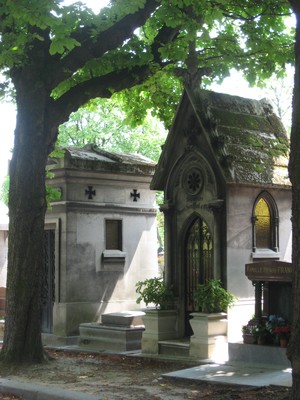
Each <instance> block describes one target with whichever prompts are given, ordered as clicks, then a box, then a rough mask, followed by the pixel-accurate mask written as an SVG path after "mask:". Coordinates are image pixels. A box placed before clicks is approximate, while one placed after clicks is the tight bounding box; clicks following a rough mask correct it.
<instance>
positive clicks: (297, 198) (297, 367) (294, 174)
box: [288, 0, 300, 400]
mask: <svg viewBox="0 0 300 400" xmlns="http://www.w3.org/2000/svg"><path fill="white" fill-rule="evenodd" d="M290 3H291V5H292V7H293V9H294V12H295V14H296V17H297V27H296V41H295V80H294V96H293V114H292V131H291V150H290V163H289V176H290V180H291V183H292V233H293V242H292V264H293V322H292V334H291V340H290V343H289V346H288V357H289V359H290V361H291V364H292V377H293V385H292V392H291V395H290V398H291V399H293V400H296V399H299V393H300V340H299V337H300V246H299V242H300V163H299V160H300V119H299V115H300V4H299V1H298V0H290Z"/></svg>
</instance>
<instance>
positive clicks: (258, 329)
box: [252, 322, 269, 345]
mask: <svg viewBox="0 0 300 400" xmlns="http://www.w3.org/2000/svg"><path fill="white" fill-rule="evenodd" d="M252 335H253V337H254V339H255V340H256V342H257V344H260V345H261V344H266V339H267V336H268V335H269V331H268V328H267V327H266V324H265V323H263V322H262V323H260V324H258V325H256V326H254V327H253V330H252Z"/></svg>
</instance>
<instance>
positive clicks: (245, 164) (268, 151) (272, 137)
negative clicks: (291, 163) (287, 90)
mask: <svg viewBox="0 0 300 400" xmlns="http://www.w3.org/2000/svg"><path fill="white" fill-rule="evenodd" d="M191 115H193V117H194V120H195V121H197V122H196V123H195V124H194V126H192V125H191V124H190V126H188V122H187V121H188V119H190V118H191ZM189 131H193V132H189ZM187 135H190V138H192V142H193V145H194V146H197V144H198V145H199V138H200V137H202V141H201V146H202V148H201V149H200V151H201V152H202V153H203V154H208V155H209V156H210V157H213V159H214V163H215V166H217V169H218V170H219V171H218V172H219V174H220V175H221V176H222V177H223V179H224V181H225V183H244V184H261V185H264V186H266V185H287V186H290V182H289V179H288V170H287V167H288V150H289V141H288V138H287V135H286V132H285V129H284V127H283V125H282V123H281V121H280V119H279V118H278V117H277V116H276V115H275V113H274V111H273V108H272V106H271V104H270V103H269V102H268V101H267V100H266V99H263V100H252V99H246V98H243V97H239V96H231V95H228V94H223V93H216V92H211V91H207V90H191V89H189V88H186V90H185V91H184V93H183V95H182V98H181V102H180V105H179V107H178V110H177V113H176V116H175V119H174V123H173V126H172V127H171V130H170V132H169V135H168V137H167V140H166V143H165V145H164V148H163V151H162V154H161V157H160V160H159V163H158V165H157V168H156V172H155V174H154V178H153V180H152V185H151V188H152V189H159V190H163V189H164V188H165V185H166V182H167V181H166V180H167V179H168V176H169V173H170V171H171V168H172V165H174V163H175V160H176V158H177V159H178V157H180V154H182V153H183V151H184V147H185V146H186V145H187V141H185V142H184V143H183V140H182V136H187ZM203 139H204V140H203ZM190 141H191V140H190ZM203 143H205V147H206V148H205V149H204V148H203ZM185 151H186V149H185Z"/></svg>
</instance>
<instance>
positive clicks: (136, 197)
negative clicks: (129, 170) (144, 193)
mask: <svg viewBox="0 0 300 400" xmlns="http://www.w3.org/2000/svg"><path fill="white" fill-rule="evenodd" d="M130 197H133V201H137V199H139V198H140V193H138V192H137V189H133V193H130Z"/></svg>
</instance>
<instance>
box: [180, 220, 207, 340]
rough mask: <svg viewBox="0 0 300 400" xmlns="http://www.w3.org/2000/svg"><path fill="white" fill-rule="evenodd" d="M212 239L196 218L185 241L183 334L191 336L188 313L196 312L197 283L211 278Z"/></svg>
mask: <svg viewBox="0 0 300 400" xmlns="http://www.w3.org/2000/svg"><path fill="white" fill-rule="evenodd" d="M213 275H214V270H213V239H212V234H211V232H210V230H209V228H208V225H207V223H206V222H205V221H204V220H203V219H202V218H200V217H197V218H195V219H194V220H193V222H192V223H191V225H190V227H189V229H188V231H187V233H186V241H185V315H186V323H185V333H186V336H190V335H191V334H192V331H191V327H190V324H189V316H190V313H192V312H194V311H197V309H196V304H195V301H194V292H195V289H196V287H197V285H198V284H199V283H205V282H207V281H208V280H209V279H211V278H213Z"/></svg>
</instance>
